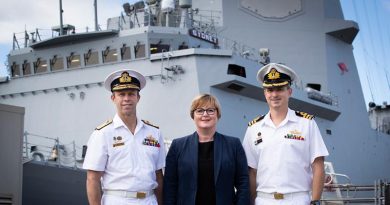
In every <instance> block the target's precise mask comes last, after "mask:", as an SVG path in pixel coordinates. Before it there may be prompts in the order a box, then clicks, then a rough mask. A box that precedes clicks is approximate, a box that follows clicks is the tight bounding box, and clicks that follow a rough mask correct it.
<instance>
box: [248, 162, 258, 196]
mask: <svg viewBox="0 0 390 205" xmlns="http://www.w3.org/2000/svg"><path fill="white" fill-rule="evenodd" d="M248 168H249V190H250V193H251V204H255V200H256V197H257V192H256V174H257V169H253V168H251V167H248Z"/></svg>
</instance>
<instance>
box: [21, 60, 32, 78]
mask: <svg viewBox="0 0 390 205" xmlns="http://www.w3.org/2000/svg"><path fill="white" fill-rule="evenodd" d="M22 68H23V75H31V66H30V62H28V61H27V60H25V61H24V62H23V65H22Z"/></svg>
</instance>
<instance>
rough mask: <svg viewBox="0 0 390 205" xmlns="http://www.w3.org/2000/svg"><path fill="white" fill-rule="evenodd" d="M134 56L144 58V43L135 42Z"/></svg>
mask: <svg viewBox="0 0 390 205" xmlns="http://www.w3.org/2000/svg"><path fill="white" fill-rule="evenodd" d="M134 54H135V58H144V57H145V44H140V43H139V42H137V45H135V46H134Z"/></svg>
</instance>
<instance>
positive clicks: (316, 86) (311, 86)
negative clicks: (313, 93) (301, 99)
mask: <svg viewBox="0 0 390 205" xmlns="http://www.w3.org/2000/svg"><path fill="white" fill-rule="evenodd" d="M306 87H309V88H313V89H314V90H318V91H321V84H318V83H308V84H307V85H306Z"/></svg>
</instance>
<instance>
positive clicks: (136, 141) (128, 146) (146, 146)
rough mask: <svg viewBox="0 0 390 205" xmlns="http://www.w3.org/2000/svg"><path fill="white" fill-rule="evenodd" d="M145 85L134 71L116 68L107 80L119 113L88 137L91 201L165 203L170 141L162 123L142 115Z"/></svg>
mask: <svg viewBox="0 0 390 205" xmlns="http://www.w3.org/2000/svg"><path fill="white" fill-rule="evenodd" d="M145 84H146V80H145V77H144V76H142V75H141V74H140V73H138V72H135V71H133V70H120V71H116V72H114V73H111V74H110V75H109V76H108V77H107V78H106V80H105V82H104V85H105V87H106V89H108V90H109V91H111V92H112V95H111V100H112V102H113V103H114V104H115V106H116V110H117V113H116V115H115V116H114V118H113V119H112V120H109V121H107V122H105V123H103V124H102V125H100V126H99V127H97V128H96V129H95V131H94V132H93V133H92V135H91V137H90V139H89V141H88V149H87V153H86V156H85V160H84V164H83V168H84V169H86V170H88V171H87V182H86V183H87V194H88V201H89V203H90V204H93V205H94V204H103V205H117V204H129V205H157V204H158V205H161V204H162V187H163V184H162V183H163V172H162V169H163V168H164V167H165V148H164V140H163V137H162V135H161V133H160V130H159V129H158V127H156V126H154V125H152V124H150V123H149V122H147V121H142V120H140V118H138V117H137V114H136V107H137V104H138V102H139V100H140V95H139V91H140V90H141V89H142V88H143V87H144V86H145ZM102 192H103V194H101V193H102Z"/></svg>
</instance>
